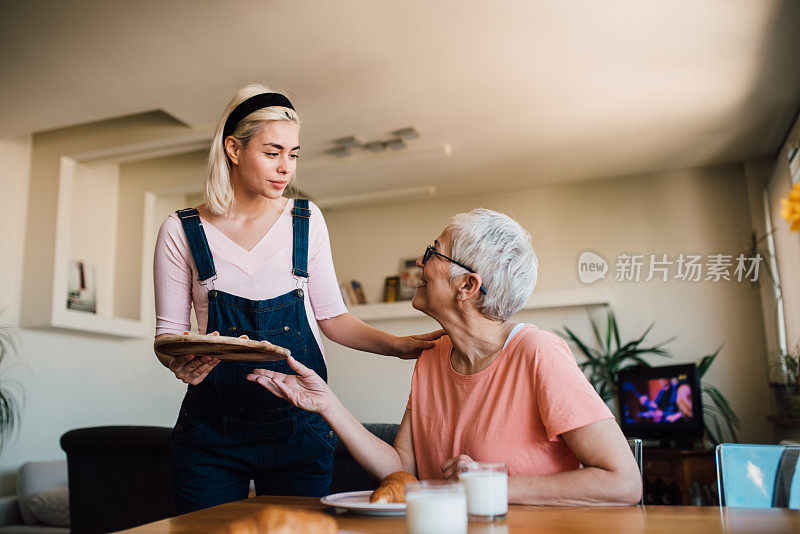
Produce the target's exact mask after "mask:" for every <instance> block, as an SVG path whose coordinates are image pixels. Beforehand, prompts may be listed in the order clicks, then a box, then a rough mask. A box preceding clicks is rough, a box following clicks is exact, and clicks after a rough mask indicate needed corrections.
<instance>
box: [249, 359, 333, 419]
mask: <svg viewBox="0 0 800 534" xmlns="http://www.w3.org/2000/svg"><path fill="white" fill-rule="evenodd" d="M286 360H287V362H288V363H289V367H291V368H292V369H293V370H294V372H296V373H297V374H296V375H285V374H283V373H278V372H275V371H270V370H267V369H253V372H252V373H250V374H249V375H247V379H248V380H250V381H251V382H256V383H258V384H261V385H262V386H264V388H266V389H267V390H268V391H269V392H270V393H272V394H273V395H276V396H277V397H280V398H282V399H285V400H287V401H289V402H291V403H292V404H294V405H295V406H297V407H298V408H301V409H303V410H306V411H309V412H314V413H318V414H320V415H323V416H324V415H325V413H326V412H327V411H328V410H329V409H330V407H331V404H332V400H333V398H334V397H333V392H332V391H331V389H330V388H329V387H328V384H326V383H325V381H324V380H323V379H322V378H320V377H319V375H318V374H317V373H315V372H314V371H312V370H311V369H309V368H308V367H306V366H305V365H303V364H302V363H300V362H298V361H297V360H295V359H294V358H292V357H291V356H287V357H286Z"/></svg>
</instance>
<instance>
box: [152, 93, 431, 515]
mask: <svg viewBox="0 0 800 534" xmlns="http://www.w3.org/2000/svg"><path fill="white" fill-rule="evenodd" d="M299 124H300V122H299V119H298V116H297V113H296V111H295V110H294V107H293V106H292V104H291V102H290V101H289V100H288V99H287V98H286V97H285V96H284V95H282V94H279V93H275V92H271V91H270V90H269V89H268V88H267V87H264V86H260V85H249V86H246V87H244V88H242V89H241V90H240V91H239V92H238V93H237V94H236V96H235V97H234V98H233V99H232V100H231V102H230V103H229V104H228V106H227V108H226V109H225V113H224V114H223V116H222V119H221V120H220V122H219V125H218V126H217V129H216V132H215V134H214V138H213V140H212V145H211V150H210V154H209V163H208V173H207V176H206V185H205V201H204V203H203V204H202V205H201V206H198V207H197V208H188V209H184V210H179V211H178V212H176V213H175V214H172V215H170V216H169V217H168V218H167V220H166V221H164V223H163V224H162V226H161V231H160V232H159V236H158V241H157V244H156V251H155V265H154V276H155V297H156V299H155V300H156V312H157V325H156V337H158V336H160V335H164V334H180V333H187V331H188V330H189V324H190V323H189V314H190V310H191V307H192V306H194V311H195V317H196V319H197V324H198V328H199V331H200V332H201V333H208V332H212V333H214V334H217V333H218V334H221V335H225V336H247V337H249V338H251V339H256V340H267V341H269V342H271V343H274V344H276V345H279V346H282V347H286V348H288V349H290V350H291V352H292V355H294V356H295V358H297V360H298V361H302V362H303V364H304V365H305V366H307V367H308V368H310V369H313V370H314V371H315V372H316V373H317V374H318V375H319V376H321V377H322V378H323V379H326V378H327V370H326V367H325V360H324V357H323V354H322V342H321V336H320V330H321V331H322V333H323V334H324V335H325V336H326V337H327V338H329V339H331V340H333V341H335V342H337V343H340V344H342V345H345V346H347V347H351V348H354V349H358V350H364V351H368V352H374V353H378V354H385V355H392V356H398V357H400V358H416V357H417V356H419V354H420V353H421V352H422V351H423V350H425V349H428V348H430V347H432V346H433V340H434V339H436V338H438V337H439V336H440V335H441V332H433V333H430V334H425V335H421V336H409V337H396V336H392V335H390V334H387V333H385V332H381V331H380V330H376V329H374V328H371V327H369V326H367V325H366V324H364V323H363V322H361V321H360V320H358V319H356V318H355V317H354V316H352V315H351V314H349V313H347V309H346V308H345V306H344V303H343V302H342V297H341V293H340V292H339V287H338V283H337V280H336V274H335V272H334V268H333V260H332V257H331V251H330V242H329V239H328V232H327V228H326V226H325V221H324V219H323V217H322V213H321V212H320V210H319V209H318V208H317V207H316V206H315V205H314V204H312V203H310V202H309V201H308V200H301V199H298V200H290V199H288V198H286V197H285V196H284V191H285V189H286V186H287V185H288V184H289V182H290V181H291V179H292V177H293V176H294V173H295V169H296V167H297V158H298V157H299V156H298V151H299V149H300V143H299ZM159 359H160V360H161V363H162V364H163V365H164V366H166V367H168V368H169V369H170V370H171V371H172V372H173V373H174V374H175V376H176V377H177V378H178V379H180V380H182V381H183V382H185V383H187V384H189V387H188V390H187V393H186V396H185V398H184V400H183V404H182V406H181V409H180V414H179V416H178V421H177V423H176V425H175V429H174V431H173V434H172V445H171V447H172V451H171V453H172V476H173V483H174V487H175V496H176V501H177V505H178V509H179V511H180V512H182V513H183V512H188V511H192V510H197V509H200V508H206V507H209V506H214V505H217V504H221V503H224V502H229V501H233V500H237V499H243V498H245V497H247V494H248V489H249V485H250V480H254V481H255V486H256V492H257V493H258V494H283V495H309V496H321V495H325V494H326V493H327V492H328V488H329V486H330V479H331V471H332V466H333V449H334V446H335V444H336V435H335V434H334V432H333V431H332V430H331V428H330V426H328V424H327V423H326V422H325V421H324V420H323V419H322V417H320V416H319V415H317V414H311V413H308V412H305V411H302V410H299V409H298V408H296V407H294V406H293V405H292V404H291V403H288V402H286V401H285V400H283V399H278V398H277V397H273V396H271V395H264V392H263V389H262V388H261V386H259V385H258V384H256V383H253V382H249V381H247V380H246V377H247V375H248V374H250V373H251V372H252V369H253V368H254V367H264V364H263V363H261V364H258V365H255V364H247V363H236V362H220V361H219V360H217V359H214V358H209V357H202V358H195V357H193V356H187V357H182V358H163V357H159ZM269 368H270V369H272V370H274V371H278V372H282V373H291V372H292V371H291V369H290V368H289V366H288V365H287V363H286V362H275V363H274V364H271V365H270V366H269Z"/></svg>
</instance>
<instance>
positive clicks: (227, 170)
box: [203, 84, 300, 215]
mask: <svg viewBox="0 0 800 534" xmlns="http://www.w3.org/2000/svg"><path fill="white" fill-rule="evenodd" d="M274 92H275V91H272V90H271V89H270V88H269V87H267V86H265V85H261V84H251V85H245V86H244V87H242V88H241V89H239V90H238V91H237V92H236V95H234V97H233V98H232V99H231V101H230V102H228V105H227V106H225V112H224V113H223V114H222V117H221V118H220V120H219V123H217V128H216V130H214V138H213V139H212V140H211V150H210V151H209V153H208V171H207V172H206V184H205V191H204V195H203V202H204V203H205V205H206V207H207V208H208V210H209V211H210V212H211V213H215V214H217V215H222V214H225V213H228V212H229V211H230V209H231V207H232V206H233V200H234V198H233V186H232V184H231V161H230V159H229V158H228V154H227V152H226V151H225V143H224V141H225V140H224V139H223V138H222V130H223V129H224V128H225V121H226V120H228V115H230V114H231V112H232V111H233V110H234V109H235V108H236V106H238V105H239V104H241V103H242V102H244V101H245V100H247V99H248V98H250V97H252V96H255V95H257V94H261V93H274ZM269 121H292V122H296V123H297V124H298V125H300V118H299V117H298V116H297V112H296V111H295V110H293V109H290V108H285V107H282V106H271V107H268V108H262V109H259V110H257V111H254V112H253V113H251V114H249V115H247V116H246V117H245V118H243V119H242V120H241V121H240V122H239V124H238V125H237V126H236V129H235V130H234V131H233V134H232V136H233V137H234V138H235V139H236V141H237V142H238V143H239V144H240V145H241V146H242V148H247V145H248V143H249V142H250V139H252V138H253V137H254V136H255V135H256V134H258V132H259V131H260V130H261V127H262V126H264V123H266V122H269Z"/></svg>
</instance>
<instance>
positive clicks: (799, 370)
mask: <svg viewBox="0 0 800 534" xmlns="http://www.w3.org/2000/svg"><path fill="white" fill-rule="evenodd" d="M771 367H772V370H773V374H779V375H780V378H778V379H777V380H775V381H770V383H769V387H770V389H771V390H772V396H773V399H774V400H775V412H776V415H777V416H778V417H794V418H800V343H798V344H797V346H796V347H795V349H794V352H791V351H788V350H781V351H779V352H778V355H777V356H776V357H775V359H774V361H773V363H772V366H771ZM775 371H777V373H775Z"/></svg>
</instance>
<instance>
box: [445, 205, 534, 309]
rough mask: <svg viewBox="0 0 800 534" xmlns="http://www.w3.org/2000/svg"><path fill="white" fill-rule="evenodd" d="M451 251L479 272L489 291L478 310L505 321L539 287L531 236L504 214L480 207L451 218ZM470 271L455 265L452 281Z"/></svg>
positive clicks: (480, 302)
mask: <svg viewBox="0 0 800 534" xmlns="http://www.w3.org/2000/svg"><path fill="white" fill-rule="evenodd" d="M447 228H448V229H449V231H450V241H451V243H450V254H451V256H452V258H453V259H454V260H458V261H459V262H461V263H463V264H464V265H468V266H469V267H471V268H472V269H474V270H475V272H476V273H477V274H479V275H480V277H481V279H482V280H483V288H484V289H485V290H486V294H485V295H484V294H482V293H481V294H479V298H478V311H480V312H481V313H482V314H483V315H485V316H486V317H488V318H490V319H494V320H499V321H505V320H507V319H508V318H509V317H511V315H512V314H513V313H514V312H516V311H519V310H520V309H521V308H522V306H523V305H524V304H525V303H526V302H527V301H528V299H529V298H530V296H531V294H532V293H533V288H534V287H535V286H536V277H537V274H538V270H539V269H538V268H539V260H538V259H537V258H536V251H535V250H534V248H533V241H532V239H531V235H530V234H529V233H528V232H527V231H526V230H525V229H524V228H523V227H522V226H520V224H519V223H518V222H517V221H515V220H514V219H512V218H511V217H509V216H508V215H505V214H503V213H498V212H496V211H492V210H487V209H484V208H478V209H474V210H472V211H470V212H469V213H459V214H457V215H454V216H453V217H451V218H450V224H449V225H448V227H447ZM466 272H467V271H466V270H465V269H463V268H461V267H459V266H458V265H456V264H453V265H452V267H451V269H450V280H451V281H452V280H453V279H455V278H456V277H457V276H460V275H463V274H464V273H466Z"/></svg>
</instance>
